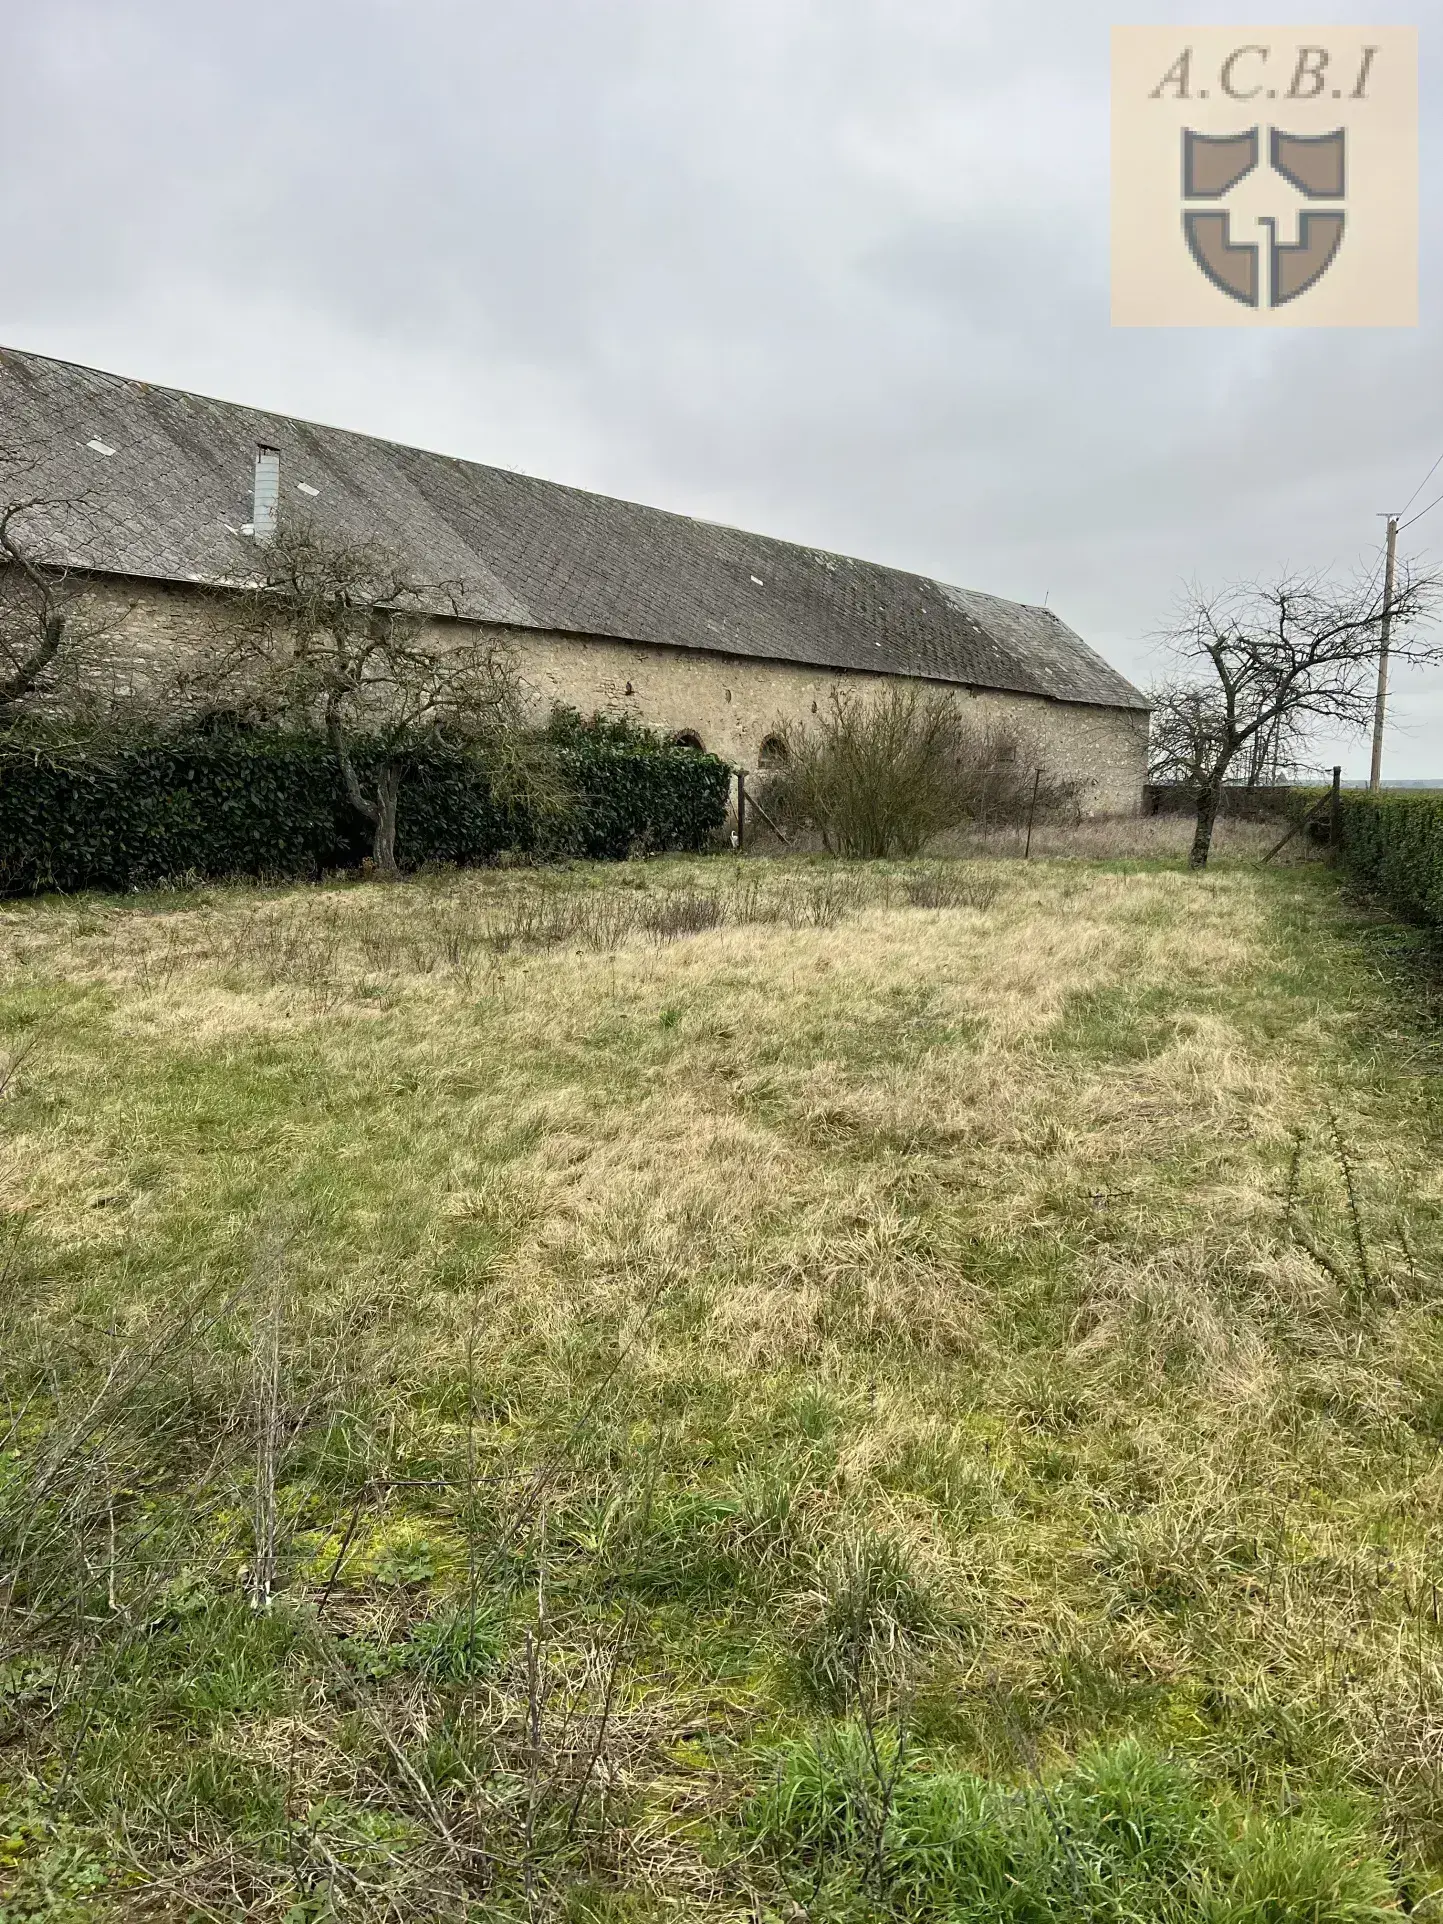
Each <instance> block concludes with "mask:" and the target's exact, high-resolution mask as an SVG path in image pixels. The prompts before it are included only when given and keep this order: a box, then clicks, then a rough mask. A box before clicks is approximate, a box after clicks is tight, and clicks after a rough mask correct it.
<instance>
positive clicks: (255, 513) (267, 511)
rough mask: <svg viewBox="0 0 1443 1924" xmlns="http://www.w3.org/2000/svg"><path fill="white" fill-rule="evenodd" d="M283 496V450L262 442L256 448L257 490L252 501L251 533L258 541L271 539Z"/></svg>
mask: <svg viewBox="0 0 1443 1924" xmlns="http://www.w3.org/2000/svg"><path fill="white" fill-rule="evenodd" d="M280 498H281V451H280V449H279V448H268V447H266V445H265V444H264V442H262V444H261V445H260V446H259V447H258V448H257V449H256V480H255V492H254V495H253V497H252V501H251V533H252V534H253V535H254V536H255V538H256V540H257V541H269V540H271V538H272V537H273V536H274V534H275V531H276V510H277V508H278V507H279V505H280Z"/></svg>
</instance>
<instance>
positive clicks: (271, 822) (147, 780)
mask: <svg viewBox="0 0 1443 1924" xmlns="http://www.w3.org/2000/svg"><path fill="white" fill-rule="evenodd" d="M550 746H551V750H552V752H553V753H554V754H555V756H556V759H557V762H558V764H559V766H560V768H561V771H562V773H563V775H564V776H565V779H566V781H567V783H568V785H569V787H570V788H571V790H572V792H573V794H574V795H575V798H576V806H575V809H574V811H573V812H572V814H571V816H570V818H569V819H568V820H566V821H565V822H563V823H561V824H557V823H555V822H548V823H546V824H538V823H536V822H533V821H531V820H529V819H528V818H527V816H526V814H525V812H524V810H519V809H517V808H515V807H508V806H505V805H503V804H502V803H500V802H499V801H498V800H497V799H496V798H495V797H494V796H493V794H492V792H491V785H490V783H489V781H488V779H487V775H486V770H485V768H484V766H483V765H482V763H481V762H480V761H479V760H477V759H476V758H474V757H471V756H468V755H466V754H464V753H461V752H459V751H456V750H445V749H440V748H437V749H433V750H428V751H427V752H426V753H425V754H424V755H423V756H422V757H421V758H420V759H419V760H418V762H417V763H416V765H415V766H414V768H413V772H412V773H411V774H410V775H409V776H408V777H407V778H406V780H405V782H404V783H403V785H402V789H401V800H400V810H399V819H398V824H397V854H398V857H399V858H400V860H401V863H402V865H403V866H405V867H411V868H415V867H419V866H421V865H422V864H423V863H428V862H458V863H484V862H489V861H494V860H495V859H496V857H497V856H498V855H500V854H501V853H503V852H505V851H514V852H517V853H521V854H532V855H565V854H576V855H585V856H590V857H593V858H596V859H600V860H619V859H621V858H623V857H625V856H627V855H629V854H631V853H633V852H635V851H636V850H638V849H642V850H648V851H649V850H663V849H701V848H705V847H706V846H707V844H708V843H709V841H710V840H711V838H712V837H713V835H714V834H715V832H716V831H717V829H719V828H720V827H721V825H722V823H723V821H724V819H725V815H726V797H727V783H728V779H729V776H728V771H727V768H726V765H725V764H724V763H722V762H719V761H717V760H716V759H715V757H713V756H709V755H699V754H696V753H695V752H693V751H690V750H687V749H677V748H671V747H669V746H667V745H666V744H664V743H662V742H660V741H658V740H656V739H654V738H651V737H647V736H645V735H644V734H643V733H642V732H641V731H636V736H635V739H632V740H629V741H618V740H615V739H612V738H611V737H610V736H609V735H608V733H607V732H606V731H605V730H604V729H593V728H590V727H588V726H587V725H584V724H578V726H577V727H576V728H575V729H574V730H572V732H571V733H570V735H568V736H565V738H552V739H551V742H550ZM365 759H366V756H365V751H364V750H362V751H360V752H359V753H358V755H357V760H358V762H362V763H364V761H365ZM369 844H370V834H369V830H368V828H367V825H366V824H365V823H364V822H363V821H362V820H361V818H360V817H359V816H358V815H357V814H356V812H355V810H354V809H352V808H351V807H350V806H349V804H348V803H347V802H346V799H345V794H344V791H343V789H342V786H341V779H340V771H339V769H338V768H337V766H336V762H335V758H334V757H333V755H332V754H331V752H330V750H329V749H328V748H327V747H326V746H325V744H324V743H322V742H320V741H318V740H316V739H315V738H314V737H311V736H308V735H296V734H286V733H281V732H279V731H272V730H248V729H239V728H219V729H214V730H210V731H200V732H194V733H188V734H184V735H171V736H166V737H149V738H137V739H132V740H128V741H126V742H123V743H120V744H112V745H110V746H108V747H107V748H106V749H105V750H104V751H101V750H98V749H91V750H89V751H87V752H76V751H64V752H61V751H58V750H55V749H53V748H52V747H50V746H48V745H47V744H46V743H45V742H44V740H43V739H41V738H38V737H37V738H36V739H34V740H33V741H32V742H31V743H30V744H29V746H28V747H27V746H26V745H25V744H23V743H21V742H18V741H17V740H16V739H15V738H14V737H11V738H10V739H9V741H8V742H7V744H6V747H5V753H4V756H3V758H0V892H3V893H5V894H7V895H21V894H34V893H37V892H39V891H41V890H45V889H66V890H74V889H86V888H94V889H134V888H146V887H151V886H154V885H155V884H156V883H159V882H163V881H173V880H176V879H179V878H182V877H195V878H197V879H205V878H213V877H217V876H224V875H254V876H260V877H267V878H276V879H280V878H290V877H314V876H317V875H320V874H322V873H324V872H326V871H327V870H335V869H344V868H348V867H352V866H354V865H356V864H357V863H358V862H359V861H360V860H361V858H362V857H363V856H364V855H365V854H366V852H367V850H368V848H369Z"/></svg>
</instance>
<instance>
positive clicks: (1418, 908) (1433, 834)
mask: <svg viewBox="0 0 1443 1924" xmlns="http://www.w3.org/2000/svg"><path fill="white" fill-rule="evenodd" d="M1342 831H1343V859H1344V860H1345V861H1346V863H1347V864H1348V867H1349V868H1350V869H1351V870H1352V871H1353V873H1354V874H1355V875H1356V876H1357V877H1358V879H1359V881H1361V882H1363V883H1365V884H1366V885H1367V887H1369V888H1370V889H1373V890H1374V891H1375V892H1376V893H1377V894H1378V895H1380V896H1382V897H1383V899H1384V900H1385V901H1387V902H1388V903H1390V904H1391V905H1392V907H1394V908H1395V909H1397V910H1398V911H1399V912H1400V913H1401V914H1404V915H1409V916H1412V917H1414V918H1415V919H1416V920H1418V921H1420V922H1426V923H1428V924H1429V925H1430V926H1431V927H1432V928H1434V929H1439V930H1443V795H1436V794H1423V795H1399V794H1392V795H1388V794H1383V795H1370V794H1358V793H1356V792H1353V791H1350V790H1348V789H1344V791H1343V795H1342Z"/></svg>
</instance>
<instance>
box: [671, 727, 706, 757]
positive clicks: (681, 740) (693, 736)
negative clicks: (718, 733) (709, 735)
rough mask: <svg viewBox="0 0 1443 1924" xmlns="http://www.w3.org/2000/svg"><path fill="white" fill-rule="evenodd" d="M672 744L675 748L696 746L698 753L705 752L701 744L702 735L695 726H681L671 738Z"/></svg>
mask: <svg viewBox="0 0 1443 1924" xmlns="http://www.w3.org/2000/svg"><path fill="white" fill-rule="evenodd" d="M671 745H672V747H673V748H694V749H696V750H697V751H698V753H705V750H704V749H703V748H702V745H701V736H700V735H698V734H697V732H696V730H695V729H694V728H679V729H678V730H677V732H676V733H675V734H674V735H673V736H672V738H671Z"/></svg>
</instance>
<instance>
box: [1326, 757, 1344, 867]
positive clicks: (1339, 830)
mask: <svg viewBox="0 0 1443 1924" xmlns="http://www.w3.org/2000/svg"><path fill="white" fill-rule="evenodd" d="M1328 803H1329V806H1328V847H1329V848H1330V849H1332V851H1333V853H1334V854H1335V855H1336V853H1337V852H1338V850H1339V849H1340V848H1341V847H1342V846H1343V771H1342V769H1341V768H1339V767H1336V766H1335V767H1334V769H1333V792H1332V794H1331V796H1330V797H1329V798H1328Z"/></svg>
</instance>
